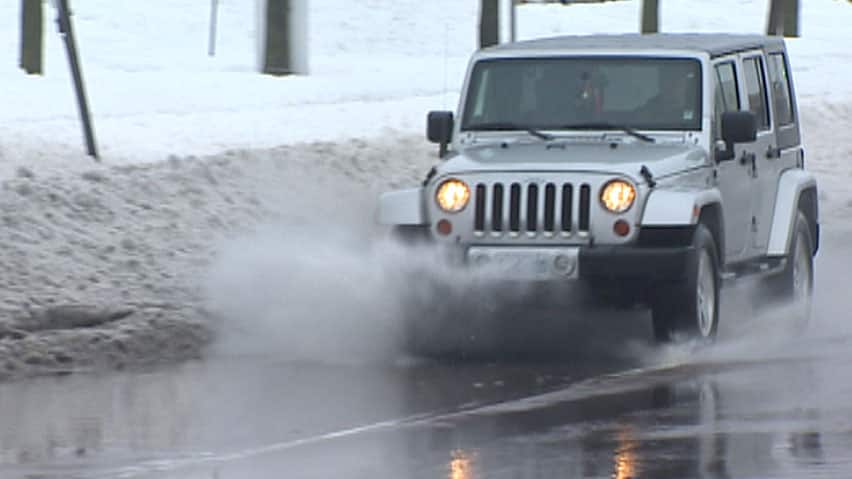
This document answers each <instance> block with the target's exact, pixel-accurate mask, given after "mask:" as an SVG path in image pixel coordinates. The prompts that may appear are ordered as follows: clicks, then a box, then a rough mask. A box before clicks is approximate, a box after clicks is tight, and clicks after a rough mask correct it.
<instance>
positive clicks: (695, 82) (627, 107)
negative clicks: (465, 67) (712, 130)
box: [461, 57, 701, 130]
mask: <svg viewBox="0 0 852 479" xmlns="http://www.w3.org/2000/svg"><path fill="white" fill-rule="evenodd" d="M518 126H522V127H524V128H536V129H544V130H546V129H553V130H558V129H571V128H577V129H618V128H620V127H624V126H626V127H630V128H634V129H638V130H700V129H701V63H700V62H699V61H698V60H695V59H682V58H652V57H642V58H637V57H570V58H566V57H558V58H557V57H554V58H511V59H494V60H481V61H479V62H477V64H476V65H475V66H474V69H473V74H472V76H471V81H470V87H469V89H468V95H467V99H466V103H465V106H464V118H463V122H462V126H461V129H462V130H515V129H522V128H517V127H518Z"/></svg>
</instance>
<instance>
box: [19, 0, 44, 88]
mask: <svg viewBox="0 0 852 479" xmlns="http://www.w3.org/2000/svg"><path fill="white" fill-rule="evenodd" d="M43 22H44V13H43V11H42V0H21V63H20V66H21V68H22V69H23V70H24V71H25V72H27V73H29V74H30V75H41V74H42V72H43V60H42V53H43V49H44V47H43V45H44V42H43V36H44V33H43V26H42V25H43Z"/></svg>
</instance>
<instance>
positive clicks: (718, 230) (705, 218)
mask: <svg viewBox="0 0 852 479" xmlns="http://www.w3.org/2000/svg"><path fill="white" fill-rule="evenodd" d="M698 222H699V223H701V224H703V225H704V226H706V227H707V228H708V229H709V230H710V233H711V234H712V235H713V240H714V241H715V242H716V250H717V251H716V254H718V255H719V264H725V235H724V232H725V229H724V227H723V226H722V207H721V206H720V205H719V204H718V203H713V204H711V205H705V206H703V207H702V208H701V215H700V216H699V217H698Z"/></svg>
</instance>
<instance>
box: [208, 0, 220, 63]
mask: <svg viewBox="0 0 852 479" xmlns="http://www.w3.org/2000/svg"><path fill="white" fill-rule="evenodd" d="M218 23H219V0H210V38H209V39H208V42H207V54H208V55H210V56H211V57H212V56H214V55H216V26H217V24H218Z"/></svg>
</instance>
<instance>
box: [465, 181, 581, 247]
mask: <svg viewBox="0 0 852 479" xmlns="http://www.w3.org/2000/svg"><path fill="white" fill-rule="evenodd" d="M576 186H577V187H576V188H575V185H574V184H572V183H553V182H548V183H541V184H538V183H529V184H523V185H522V184H520V183H511V184H504V183H499V182H495V183H477V184H476V187H475V189H474V203H475V204H474V208H473V211H474V213H473V229H474V231H475V232H476V233H477V234H485V233H490V234H492V235H493V236H495V237H499V236H501V235H502V234H505V233H511V234H520V233H521V232H524V233H525V235H527V236H530V237H534V236H537V235H544V236H545V237H552V236H553V235H555V234H556V233H560V234H561V235H562V236H565V235H570V234H572V233H575V232H580V233H588V232H589V230H590V227H591V225H590V222H591V196H592V188H591V186H590V185H589V184H586V183H584V184H582V185H576ZM507 190H508V191H507ZM575 221H576V223H575Z"/></svg>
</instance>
